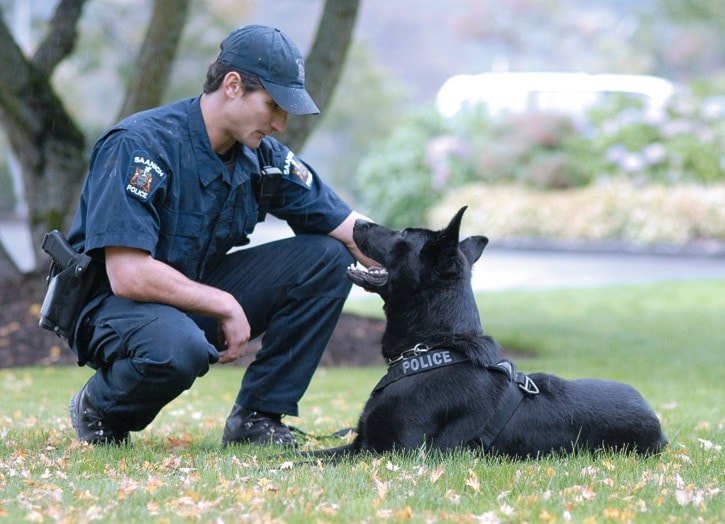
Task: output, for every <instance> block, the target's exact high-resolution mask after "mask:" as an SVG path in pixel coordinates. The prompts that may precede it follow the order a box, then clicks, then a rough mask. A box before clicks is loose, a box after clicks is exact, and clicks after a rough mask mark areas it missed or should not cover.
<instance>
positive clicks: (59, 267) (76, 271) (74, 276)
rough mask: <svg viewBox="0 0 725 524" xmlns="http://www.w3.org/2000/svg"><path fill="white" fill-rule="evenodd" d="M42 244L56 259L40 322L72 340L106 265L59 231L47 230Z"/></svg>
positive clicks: (66, 339) (53, 263) (46, 327)
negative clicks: (74, 246) (80, 251)
mask: <svg viewBox="0 0 725 524" xmlns="http://www.w3.org/2000/svg"><path fill="white" fill-rule="evenodd" d="M42 248H43V251H45V252H46V253H48V254H49V255H50V257H51V258H52V259H53V262H52V264H51V266H50V272H49V273H48V290H47V291H46V293H45V299H44V300H43V305H42V306H41V308H40V322H39V324H40V327H42V328H43V329H47V330H48V331H53V332H54V333H55V334H56V335H58V336H59V337H60V338H62V339H63V340H65V341H66V342H69V340H70V339H71V338H72V336H73V331H74V328H75V324H76V322H77V321H78V315H79V314H80V312H81V309H83V306H84V305H85V304H86V302H87V301H88V298H89V297H90V295H91V293H92V292H93V291H94V290H96V289H97V288H98V286H99V283H100V278H101V275H102V269H103V266H102V264H101V262H99V261H98V260H95V259H93V258H91V257H90V256H88V255H86V254H83V253H77V252H76V251H75V250H74V249H73V248H72V247H71V245H70V244H69V243H68V241H67V240H66V239H65V237H64V236H63V235H62V234H61V233H60V232H58V231H51V232H50V233H46V235H45V238H44V239H43V245H42Z"/></svg>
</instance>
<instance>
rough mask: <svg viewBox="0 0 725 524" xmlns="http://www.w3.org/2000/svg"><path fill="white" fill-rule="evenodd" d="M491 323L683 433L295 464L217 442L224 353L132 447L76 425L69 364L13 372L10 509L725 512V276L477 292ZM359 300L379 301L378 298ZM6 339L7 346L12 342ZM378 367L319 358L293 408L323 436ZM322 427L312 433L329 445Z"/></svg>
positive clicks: (435, 517)
mask: <svg viewBox="0 0 725 524" xmlns="http://www.w3.org/2000/svg"><path fill="white" fill-rule="evenodd" d="M479 306H480V309H481V316H482V319H483V322H484V326H485V329H486V331H487V332H488V333H489V334H491V335H493V336H494V337H496V338H497V339H498V340H499V342H501V343H502V344H503V345H504V346H505V347H507V348H510V349H513V350H520V351H526V352H527V353H526V354H527V355H531V356H527V357H526V358H518V359H517V364H518V367H519V369H521V370H522V371H525V372H532V371H547V372H552V373H556V374H558V375H561V376H564V377H566V378H576V377H584V376H589V377H601V378H610V379H615V380H621V381H624V382H628V383H631V384H632V385H634V386H635V387H636V388H637V389H639V390H640V391H641V392H642V393H643V394H644V396H645V398H647V399H648V400H649V402H650V403H651V404H652V406H653V407H654V409H655V411H656V412H657V413H658V415H659V416H660V418H661V420H662V424H663V427H664V429H665V432H666V433H667V435H668V437H669V438H670V446H669V447H668V448H667V450H666V451H665V452H663V453H662V454H660V455H658V456H655V457H649V458H645V459H642V458H637V457H633V456H629V455H624V454H607V453H601V454H596V455H586V454H583V455H575V456H569V457H553V458H547V459H542V460H538V461H533V460H532V461H508V460H495V459H491V458H488V457H485V456H481V455H479V454H476V453H472V452H467V451H461V452H458V453H455V454H451V455H448V456H444V457H440V456H435V455H432V454H427V453H425V452H424V451H422V450H421V451H416V452H413V453H409V454H405V455H403V454H390V455H385V456H381V457H363V458H359V459H356V460H353V461H349V462H343V463H341V464H338V465H329V464H323V463H316V464H299V463H297V460H298V459H297V457H295V456H294V455H289V454H288V455H279V454H278V453H277V452H275V451H270V450H267V449H258V448H250V447H236V448H229V449H222V448H221V446H220V445H219V441H220V439H221V433H222V429H223V424H224V419H225V417H226V415H227V413H228V411H229V409H230V406H231V404H232V402H233V399H234V397H235V395H236V389H237V387H238V384H239V381H240V380H241V372H242V370H241V369H240V368H233V367H216V368H214V369H213V370H212V371H211V372H210V373H209V374H208V375H207V376H205V377H203V378H201V379H200V380H199V381H198V382H197V383H196V384H195V386H194V387H193V389H192V390H190V391H188V392H186V393H185V394H184V395H182V396H181V397H180V398H178V399H177V400H176V401H174V402H173V403H172V404H170V405H169V406H167V408H166V409H164V411H163V412H162V413H161V414H160V415H159V417H158V418H157V419H156V420H155V421H154V423H153V424H152V425H151V426H150V427H149V428H147V429H146V430H145V431H143V432H141V433H138V434H133V436H132V442H133V443H132V446H131V447H129V448H102V447H99V448H93V447H90V446H87V445H81V444H79V443H78V442H76V441H75V440H74V434H73V431H72V428H71V426H70V421H69V417H68V408H67V404H68V400H69V399H70V397H71V396H72V394H73V393H74V392H75V391H76V390H77V389H78V388H79V387H80V386H81V385H82V384H83V382H84V381H85V380H86V379H87V378H88V377H89V376H90V373H91V370H89V369H87V368H74V367H47V368H19V369H6V370H2V371H0V380H2V384H3V393H4V395H3V401H2V404H1V405H0V519H3V518H5V519H7V520H9V521H34V522H51V521H63V522H88V521H93V520H103V521H110V522H132V521H144V522H146V521H151V522H182V521H188V520H198V521H201V522H255V523H256V522H290V523H297V522H299V523H308V522H314V521H320V522H382V521H402V522H524V521H526V522H567V521H570V522H653V523H655V522H656V523H660V522H683V523H684V522H688V523H689V522H713V523H714V522H723V521H725V500H724V499H725V497H724V495H723V489H724V488H725V486H723V480H724V476H723V471H724V470H725V459H724V458H723V451H722V445H723V443H724V442H723V441H724V440H725V439H724V438H723V435H724V432H723V426H724V425H725V416H724V410H723V406H724V405H725V387H723V380H724V379H725V375H724V373H723V364H724V363H725V331H724V330H723V326H724V325H725V281H694V282H669V283H660V284H648V285H626V286H611V287H602V288H591V289H565V290H546V291H507V292H497V293H487V294H485V295H480V296H479ZM348 310H349V311H354V312H365V313H367V314H376V315H379V314H380V304H379V302H377V301H375V300H371V301H363V302H357V303H353V304H350V305H349V306H348ZM7 350H8V349H4V351H7ZM383 373H384V370H383V368H381V367H369V368H324V369H320V370H319V371H318V373H317V374H316V376H315V379H314V380H313V383H312V385H311V387H310V389H309V391H308V393H307V394H306V395H305V397H304V399H303V402H302V405H301V416H300V417H299V418H290V419H287V421H288V422H289V423H291V424H292V425H295V426H298V427H300V428H301V429H303V430H304V431H307V432H310V433H314V434H316V435H327V434H329V433H331V432H332V431H335V430H337V429H340V428H343V427H347V426H351V425H354V424H355V421H356V418H357V415H358V413H359V412H360V410H361V408H362V405H363V403H364V402H365V399H366V398H367V395H368V393H369V391H370V389H371V388H372V386H373V385H374V384H375V383H376V382H377V380H378V379H379V378H380V376H381V375H382V374H383ZM336 443H337V442H336V441H334V440H331V439H327V438H322V437H320V438H318V439H316V440H312V441H310V442H309V443H308V445H312V446H327V445H333V444H336Z"/></svg>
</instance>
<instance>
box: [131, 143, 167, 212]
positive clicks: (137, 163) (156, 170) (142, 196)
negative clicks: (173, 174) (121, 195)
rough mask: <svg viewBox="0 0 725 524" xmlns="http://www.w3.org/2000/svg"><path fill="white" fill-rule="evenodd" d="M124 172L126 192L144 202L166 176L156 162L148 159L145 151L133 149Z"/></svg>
mask: <svg viewBox="0 0 725 524" xmlns="http://www.w3.org/2000/svg"><path fill="white" fill-rule="evenodd" d="M126 173H127V174H126V179H127V182H126V193H128V194H130V195H133V196H134V197H136V198H138V199H139V200H142V201H144V202H145V201H146V200H148V199H149V197H150V196H151V194H152V193H153V192H154V190H155V189H156V188H157V187H158V186H159V185H160V184H161V183H162V181H163V179H164V177H165V176H166V173H164V171H163V170H162V169H161V168H160V167H159V166H158V164H157V163H156V162H154V161H153V160H150V159H149V155H148V153H146V152H145V151H135V152H134V153H133V155H131V165H130V166H129V168H128V170H127V172H126Z"/></svg>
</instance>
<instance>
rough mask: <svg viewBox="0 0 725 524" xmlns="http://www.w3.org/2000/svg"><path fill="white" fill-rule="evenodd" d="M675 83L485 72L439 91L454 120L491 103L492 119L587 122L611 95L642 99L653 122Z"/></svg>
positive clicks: (599, 76) (626, 77)
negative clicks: (551, 117) (539, 116)
mask: <svg viewBox="0 0 725 524" xmlns="http://www.w3.org/2000/svg"><path fill="white" fill-rule="evenodd" d="M673 92H674V86H673V84H671V83H670V82H669V81H667V80H665V79H663V78H659V77H654V76H645V75H613V74H588V73H483V74H478V75H457V76H453V77H451V78H449V79H448V80H447V81H446V82H445V83H444V84H443V86H442V87H441V89H440V90H439V91H438V96H437V99H436V105H437V108H438V111H439V112H440V114H441V115H443V116H445V117H451V116H454V115H456V114H457V113H458V112H459V111H461V110H462V109H464V108H465V107H475V106H478V105H480V104H485V106H486V109H487V113H488V115H489V116H491V117H493V118H496V117H500V116H503V115H506V114H524V113H530V112H537V113H552V114H563V115H567V116H570V117H571V118H572V119H573V120H574V121H577V122H583V121H584V120H585V115H586V111H587V110H588V109H590V108H591V107H593V106H595V105H597V104H598V103H600V102H602V101H603V100H604V99H605V98H606V96H607V95H610V94H613V93H622V94H627V95H632V96H635V97H638V98H640V99H641V100H642V101H643V103H644V109H645V113H646V115H647V116H648V117H651V118H655V119H656V118H658V117H661V116H662V115H663V113H664V109H665V104H666V102H667V100H668V99H669V98H670V96H672V94H673Z"/></svg>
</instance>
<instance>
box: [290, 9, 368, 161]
mask: <svg viewBox="0 0 725 524" xmlns="http://www.w3.org/2000/svg"><path fill="white" fill-rule="evenodd" d="M359 7H360V0H326V2H325V8H324V11H323V13H322V18H321V19H320V23H319V25H318V26H317V34H316V36H315V41H314V43H313V44H312V48H311V49H310V53H309V55H308V56H307V58H306V59H305V87H306V88H307V91H308V92H309V93H310V96H312V98H313V100H314V101H315V103H316V104H317V107H318V108H319V109H320V113H324V111H325V108H327V106H329V104H330V100H331V99H332V94H333V92H334V91H335V86H336V85H337V82H338V80H339V79H340V75H341V73H342V67H343V65H344V63H345V56H346V55H347V49H348V47H349V46H350V41H351V40H352V34H353V29H354V28H355V20H356V18H357V13H358V10H359ZM318 121H319V117H313V116H302V117H299V116H298V117H291V118H290V119H289V120H288V121H287V129H286V130H285V132H284V133H282V134H281V135H280V137H279V138H280V140H281V141H282V142H284V143H285V144H286V145H287V146H288V147H289V148H290V149H292V150H293V151H299V150H301V149H302V146H304V144H305V142H306V141H307V139H308V138H309V136H310V135H311V134H312V130H313V129H314V127H315V126H316V125H317V123H318Z"/></svg>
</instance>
